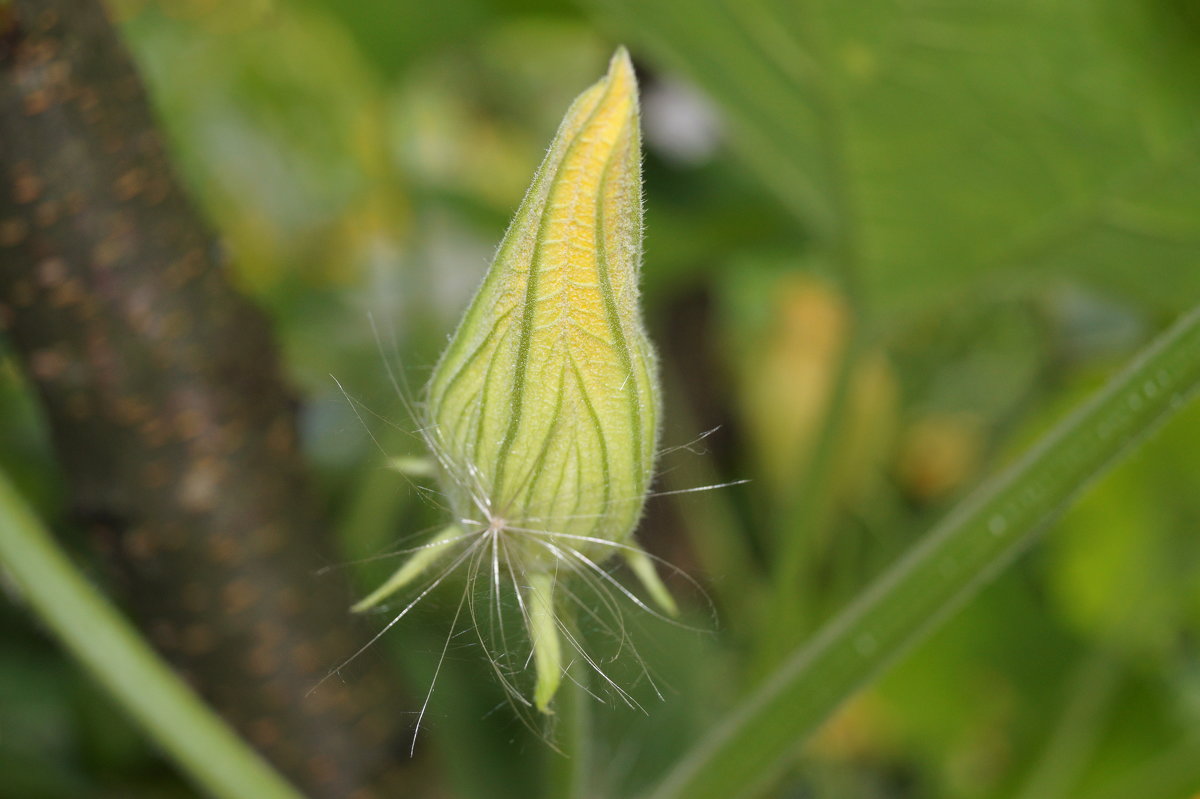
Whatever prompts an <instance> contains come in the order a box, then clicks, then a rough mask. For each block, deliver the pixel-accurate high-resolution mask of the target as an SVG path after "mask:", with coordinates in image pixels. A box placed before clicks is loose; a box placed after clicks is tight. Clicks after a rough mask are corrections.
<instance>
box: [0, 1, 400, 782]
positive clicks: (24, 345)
mask: <svg viewBox="0 0 1200 799" xmlns="http://www.w3.org/2000/svg"><path fill="white" fill-rule="evenodd" d="M219 252H220V249H219V247H218V246H217V244H216V242H215V240H214V238H213V235H212V233H211V232H210V231H209V230H208V228H207V227H206V225H205V224H204V222H203V221H202V220H201V218H200V217H199V216H198V214H197V213H196V211H195V209H194V208H193V207H192V205H191V203H190V202H189V201H188V198H187V196H186V195H185V193H184V192H183V190H182V189H181V188H180V186H179V183H178V181H177V179H176V177H175V175H174V174H173V172H172V170H171V167H170V164H169V162H168V158H167V154H166V153H165V151H164V148H163V143H162V140H161V138H160V135H159V133H158V131H157V130H156V127H155V124H154V121H153V119H152V115H151V113H150V111H149V108H148V104H147V101H146V97H145V92H144V90H143V87H142V84H141V82H140V80H139V78H138V75H137V73H136V71H135V69H134V67H133V65H132V63H131V60H130V58H129V56H128V54H127V53H126V51H125V50H124V48H123V46H122V45H121V43H120V41H119V40H118V38H117V36H116V34H115V32H114V30H113V28H112V25H111V24H110V22H109V20H108V19H107V16H106V14H105V11H104V9H103V7H102V6H101V5H100V4H98V3H97V2H93V1H92V0H13V2H9V3H0V259H2V260H0V325H3V328H4V329H5V330H6V332H7V335H8V336H9V338H10V340H11V343H12V345H13V347H14V348H15V349H16V351H17V352H18V354H19V357H20V358H21V360H22V361H23V363H24V365H25V367H26V371H27V374H28V376H29V379H30V380H31V382H32V383H33V385H34V386H35V387H36V389H37V391H38V393H39V395H40V397H41V401H42V404H43V407H44V412H45V416H46V419H47V420H48V423H49V427H50V430H51V433H52V436H53V442H54V447H55V449H56V452H57V454H58V457H59V459H60V461H61V463H62V466H63V469H64V471H65V474H66V477H67V480H68V484H69V487H70V496H71V506H72V510H73V512H74V515H75V517H76V518H77V519H79V520H80V521H81V522H82V523H83V524H85V525H86V527H87V529H89V530H90V531H92V532H94V534H95V539H96V541H97V543H98V544H100V545H101V546H102V547H103V548H104V550H105V551H106V554H108V555H109V556H110V557H109V561H110V562H111V563H112V564H113V567H114V569H115V572H116V574H117V575H118V578H119V579H118V583H119V585H121V586H122V587H123V588H124V589H125V590H126V592H127V593H126V599H127V603H128V607H129V608H130V611H131V613H132V614H133V615H134V616H135V618H136V619H137V621H138V623H139V624H140V625H141V627H142V629H144V630H146V631H147V633H148V634H149V637H150V638H151V639H152V640H153V641H154V642H155V643H156V644H157V646H159V647H160V648H161V650H162V651H163V652H164V653H166V654H167V656H168V657H169V658H170V659H171V660H172V661H173V662H174V663H176V664H177V665H178V667H179V668H180V670H181V671H182V672H183V673H184V674H185V675H186V676H187V677H188V679H189V680H191V682H192V683H193V685H194V686H195V687H196V688H197V689H198V690H199V691H200V693H201V694H202V695H204V696H205V697H206V698H207V699H208V700H209V701H210V702H211V703H212V704H213V705H215V706H216V707H217V708H218V709H219V710H220V711H221V712H222V713H223V714H224V715H225V716H226V718H228V719H229V720H230V721H231V722H232V723H233V724H234V725H235V726H236V727H237V728H238V729H239V730H240V731H241V732H242V733H243V734H244V735H245V736H246V737H247V738H248V739H249V740H251V741H252V742H254V744H255V745H256V746H257V747H258V748H259V749H260V750H261V751H262V752H263V753H264V754H266V755H267V756H268V757H269V758H270V759H271V760H272V761H274V762H275V763H276V764H277V765H278V766H279V767H280V769H281V770H282V771H283V772H284V773H286V774H287V775H288V776H290V777H291V778H292V779H293V780H294V781H295V782H296V783H297V784H298V785H300V786H301V787H302V788H304V790H305V791H306V792H308V793H309V794H310V795H313V796H322V797H347V796H351V795H354V796H358V795H360V794H358V793H356V791H360V790H362V791H364V792H366V791H367V790H368V786H372V785H373V786H375V787H378V786H379V785H380V780H381V779H384V777H383V775H384V773H385V772H387V771H389V769H390V766H389V764H390V763H391V762H392V753H391V752H390V751H389V743H390V741H391V739H392V736H393V734H394V733H395V732H396V719H399V718H401V714H400V713H399V712H397V707H398V701H397V699H396V697H395V696H394V695H393V694H392V693H391V691H392V689H391V688H390V685H389V684H388V683H387V682H386V681H385V680H383V679H380V678H378V677H376V678H372V677H370V676H368V675H355V676H354V678H353V679H351V680H348V681H346V682H342V681H341V680H336V679H335V680H330V681H328V682H326V683H325V684H324V685H323V686H322V687H321V688H320V689H319V690H318V691H316V692H314V693H313V694H312V695H308V691H309V689H311V688H312V687H313V686H314V685H315V684H316V683H317V682H318V680H319V679H320V678H321V677H322V676H323V675H324V674H325V673H326V672H327V670H328V669H329V668H330V667H331V666H333V665H336V664H337V663H338V662H340V661H341V660H343V659H344V658H345V657H346V656H347V655H348V654H349V653H350V652H352V651H353V650H354V642H353V641H352V640H350V638H351V637H350V636H349V635H348V634H347V633H348V632H349V627H348V624H347V616H346V610H345V609H346V606H347V602H348V600H349V596H350V595H349V592H348V590H347V588H346V587H345V586H344V585H338V584H337V582H336V581H331V580H327V579H320V580H318V579H316V578H314V576H313V572H314V569H315V568H316V567H317V566H319V565H321V564H322V563H323V562H325V561H324V560H323V559H322V558H321V553H322V552H325V551H326V550H328V549H329V548H330V547H329V543H330V542H329V531H328V529H327V528H326V526H325V524H324V521H323V519H322V517H321V512H320V508H319V503H318V502H317V501H316V499H315V496H314V491H313V488H312V485H311V482H310V480H309V477H308V475H307V474H306V472H305V469H304V466H303V463H302V459H301V456H300V454H299V451H298V446H297V437H296V420H295V400H294V398H293V397H292V396H291V395H290V394H289V392H288V390H287V388H286V387H285V383H284V381H283V379H282V377H281V374H280V366H279V361H278V357H277V352H276V348H275V345H274V343H273V341H272V337H271V334H270V330H269V328H268V325H267V323H266V321H265V320H264V318H263V316H262V315H261V314H260V313H259V312H258V311H257V310H256V309H255V308H253V307H252V306H251V305H250V304H249V303H248V302H247V301H246V300H244V299H243V298H242V297H240V296H239V295H238V294H237V293H236V292H235V291H234V289H233V288H232V287H231V285H230V281H229V278H228V275H227V274H226V272H225V269H224V265H223V263H222V257H221V255H220V254H219ZM388 790H389V795H395V794H394V793H391V792H390V791H391V790H392V789H388ZM363 795H366V793H364V794H363Z"/></svg>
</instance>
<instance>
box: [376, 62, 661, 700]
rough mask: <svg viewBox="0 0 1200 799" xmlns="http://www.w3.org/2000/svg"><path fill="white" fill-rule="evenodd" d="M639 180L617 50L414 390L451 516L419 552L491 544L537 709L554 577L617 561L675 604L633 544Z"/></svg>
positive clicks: (550, 657)
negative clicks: (528, 651)
mask: <svg viewBox="0 0 1200 799" xmlns="http://www.w3.org/2000/svg"><path fill="white" fill-rule="evenodd" d="M641 191H642V186H641V135H640V129H639V125H638V100H637V84H636V79H635V77H634V72H633V65H632V64H631V63H630V60H629V56H628V54H627V53H626V52H625V50H624V49H623V48H622V49H620V50H618V51H617V53H616V55H614V56H613V59H612V62H611V64H610V66H609V71H608V74H607V75H606V76H605V77H604V78H603V79H602V80H600V81H599V82H598V83H596V84H595V85H594V86H592V87H591V88H589V89H588V90H587V91H585V92H584V93H583V94H582V95H580V96H579V97H578V98H577V99H576V100H575V102H574V104H572V106H571V107H570V109H569V110H568V111H567V115H566V117H565V119H564V120H563V122H562V125H561V127H560V128H559V130H558V133H557V135H556V136H555V138H554V141H553V143H552V144H551V145H550V150H549V152H548V153H547V155H546V158H545V160H544V161H543V162H542V165H541V167H540V168H539V169H538V171H537V174H536V176H535V177H534V180H533V185H532V186H531V187H530V189H529V191H528V193H527V194H526V196H525V199H524V201H523V202H522V203H521V207H520V209H519V210H518V211H517V214H516V217H515V218H514V219H513V221H512V224H511V225H510V226H509V229H508V232H507V233H506V234H505V236H504V240H503V242H502V243H501V244H500V248H499V250H498V252H497V254H496V258H495V260H494V261H493V263H492V266H491V268H490V269H489V270H488V273H487V276H486V277H485V279H484V281H483V284H482V286H480V288H479V290H478V292H477V293H476V295H475V297H474V299H473V300H472V302H471V304H470V307H469V308H468V309H467V312H466V315H465V317H464V318H463V320H462V322H461V323H460V325H459V327H458V329H457V331H456V332H455V333H454V335H453V337H452V338H451V340H450V343H449V345H448V346H447V348H446V351H445V352H444V353H443V355H442V357H441V360H440V361H439V362H438V364H437V367H436V368H435V369H434V371H433V374H432V376H431V377H430V381H429V385H428V387H427V389H426V395H425V399H424V410H425V414H426V417H427V419H426V421H427V428H426V431H425V436H426V439H427V441H428V443H429V446H430V449H431V450H432V451H433V454H434V456H435V458H436V459H437V461H438V464H439V472H440V474H439V479H440V483H441V486H442V488H443V490H444V492H445V494H446V495H447V497H448V499H449V503H450V507H451V509H452V510H453V512H454V514H455V516H456V517H457V520H458V521H457V524H458V525H459V527H458V528H457V529H456V530H451V531H447V532H444V533H443V534H442V535H441V536H440V537H439V538H437V539H435V541H434V542H433V543H432V544H431V545H430V548H427V549H425V550H423V551H422V552H421V553H419V556H418V557H417V558H414V560H421V561H432V560H433V559H434V558H435V557H436V556H437V554H438V553H439V552H440V551H441V550H442V549H443V548H446V549H448V548H449V546H450V544H451V543H452V542H454V541H458V540H462V539H464V538H470V537H471V533H470V532H469V531H471V530H478V532H479V534H480V535H481V536H492V537H493V538H494V539H495V540H497V541H502V546H499V547H497V549H498V550H499V551H502V552H503V557H505V558H506V559H507V563H506V567H507V568H508V569H509V570H511V572H512V573H513V574H515V575H517V578H515V581H516V582H518V583H520V585H518V590H521V591H522V592H523V596H522V602H523V603H524V604H523V606H522V607H523V608H524V609H525V620H526V625H527V627H528V632H529V635H530V639H531V641H532V644H533V650H534V655H535V657H534V659H533V660H534V663H535V665H536V669H537V687H536V690H535V702H536V704H537V706H538V707H539V709H542V710H546V708H547V704H548V702H549V701H550V698H551V697H552V696H553V694H554V691H555V689H556V688H557V685H558V682H559V678H560V674H559V672H560V670H561V660H560V655H559V649H560V642H559V638H558V636H559V629H558V628H557V627H558V625H560V624H561V622H560V620H559V617H558V616H557V615H556V605H555V603H556V600H555V592H554V585H555V581H556V580H558V579H561V578H563V577H565V576H566V575H567V574H569V573H571V572H573V571H575V572H579V571H587V570H589V569H591V570H593V572H594V571H595V570H597V569H598V564H599V563H600V562H601V561H603V560H606V559H607V558H609V557H611V556H612V555H615V554H621V555H623V556H624V557H625V558H627V559H628V560H629V561H630V564H631V565H632V566H633V571H634V573H635V574H636V575H637V576H638V578H639V579H641V580H642V581H643V582H644V583H645V584H646V586H647V588H648V589H649V593H650V594H651V595H652V596H653V597H655V599H656V601H658V602H659V604H661V605H663V606H664V607H666V608H668V609H672V605H671V601H670V597H669V595H668V594H666V592H665V590H664V589H663V588H662V586H661V584H659V583H658V581H657V577H656V576H655V574H654V569H653V567H652V566H651V565H650V563H649V561H648V560H647V559H646V556H645V554H644V553H642V552H641V550H640V549H638V548H637V547H636V545H635V544H634V543H633V542H632V541H631V540H630V539H631V535H632V533H633V530H634V528H635V527H636V526H637V523H638V519H639V518H640V516H641V512H642V506H643V503H644V502H645V497H646V493H647V491H648V488H649V485H650V480H651V478H652V476H653V470H654V456H655V452H656V449H657V441H658V417H659V411H660V405H661V400H660V392H659V387H658V378H657V368H656V362H655V355H654V350H653V348H652V346H651V344H650V341H649V340H648V339H647V337H646V333H645V329H644V327H643V325H642V320H641V315H640V311H639V308H638V273H639V271H640V264H641V255H642V197H641ZM422 569H424V565H423V563H422V564H421V565H419V566H417V567H410V568H409V569H408V571H407V572H405V573H404V576H403V577H401V572H404V570H403V569H402V570H401V572H398V573H397V578H396V579H399V581H400V582H401V583H404V582H408V581H409V580H411V579H412V576H413V574H414V573H415V572H416V571H420V570H422ZM396 587H399V586H397V585H393V582H392V581H389V584H388V585H387V586H385V587H384V588H383V589H380V591H377V592H376V593H375V594H373V595H372V597H369V598H368V599H367V600H364V602H363V603H360V606H366V605H369V604H373V603H374V601H378V599H379V598H381V597H380V596H379V595H380V594H381V593H382V594H386V593H390V591H392V590H395V588H396Z"/></svg>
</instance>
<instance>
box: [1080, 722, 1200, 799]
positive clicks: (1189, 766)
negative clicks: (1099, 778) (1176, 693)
mask: <svg viewBox="0 0 1200 799" xmlns="http://www.w3.org/2000/svg"><path fill="white" fill-rule="evenodd" d="M1198 790H1200V735H1191V736H1189V737H1188V738H1185V739H1184V740H1183V741H1180V742H1179V743H1178V744H1176V745H1175V746H1174V747H1173V748H1171V749H1168V750H1167V751H1165V752H1163V753H1162V754H1161V755H1159V756H1158V757H1155V758H1152V759H1151V760H1150V762H1149V763H1147V764H1146V765H1144V766H1141V767H1139V768H1137V769H1134V770H1133V773H1132V774H1130V775H1129V776H1128V777H1125V778H1124V779H1121V780H1118V781H1117V782H1116V783H1115V784H1114V785H1113V786H1112V788H1111V789H1109V790H1107V791H1104V792H1102V793H1099V794H1095V793H1093V794H1090V795H1089V796H1088V797H1086V799H1179V797H1181V796H1193V795H1195V793H1196V791H1198ZM1080 799H1084V798H1083V797H1080Z"/></svg>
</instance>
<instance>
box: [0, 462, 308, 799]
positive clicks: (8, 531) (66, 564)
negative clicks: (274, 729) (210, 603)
mask: <svg viewBox="0 0 1200 799" xmlns="http://www.w3.org/2000/svg"><path fill="white" fill-rule="evenodd" d="M0 564H2V565H3V566H4V567H6V569H7V570H8V572H9V573H10V574H11V576H12V577H13V578H15V580H16V582H17V584H18V586H20V589H21V593H22V594H23V596H24V598H25V600H26V601H27V602H28V603H29V607H30V609H31V610H33V612H34V613H36V614H37V616H38V617H39V618H40V620H41V621H42V622H43V623H44V624H45V625H46V627H47V628H48V629H49V630H50V632H51V633H53V634H54V636H55V637H57V638H58V639H59V641H60V642H61V643H62V644H63V646H65V647H66V648H67V649H68V650H69V651H70V652H71V654H72V655H74V656H75V658H76V659H78V660H79V661H80V662H81V663H83V665H84V666H85V667H87V669H88V670H89V671H91V673H92V674H93V676H95V678H96V679H97V680H98V681H99V682H100V683H101V684H102V685H103V686H104V687H105V688H107V689H108V691H109V692H111V693H112V695H113V696H114V697H116V699H117V701H118V702H120V703H121V705H122V706H123V707H124V708H125V709H126V710H127V711H128V712H129V714H130V715H131V716H132V717H133V718H134V719H135V720H136V721H137V722H138V723H139V724H140V725H141V726H142V727H143V729H145V730H146V732H147V733H148V734H149V735H150V737H151V738H152V739H153V740H154V741H155V742H156V743H157V744H158V745H159V746H160V747H162V749H163V750H164V751H166V753H167V754H168V755H170V756H171V757H172V758H174V760H175V762H176V763H177V764H178V765H179V766H180V768H182V769H183V770H184V771H185V772H186V773H187V774H188V776H190V777H191V779H192V780H193V781H194V782H195V783H196V785H198V786H199V787H200V788H201V789H202V790H203V791H204V792H205V793H207V794H209V795H211V796H215V797H222V798H226V797H227V798H228V799H244V797H249V796H253V797H256V799H299V796H300V795H299V794H298V793H297V792H296V791H295V790H294V789H293V788H292V787H291V786H289V785H288V784H287V782H286V781H285V780H284V779H283V778H282V777H281V776H279V775H278V774H277V773H275V771H273V770H272V769H271V767H270V766H269V765H268V764H267V763H266V762H265V761H264V760H263V759H262V758H260V757H259V756H258V754H257V753H255V752H254V750H253V749H251V748H250V747H249V746H248V745H247V744H245V743H244V742H243V741H242V740H241V739H240V738H238V737H237V735H236V734H234V733H233V731H232V730H230V729H229V728H228V727H227V726H226V725H225V723H224V722H223V721H221V720H220V719H219V718H218V717H217V716H216V715H215V714H214V713H213V712H212V711H211V710H209V709H208V707H206V706H205V705H204V704H203V703H202V702H201V701H200V699H198V698H197V697H196V695H195V694H193V693H192V692H191V691H190V690H189V689H188V687H187V686H186V685H184V683H183V681H182V680H180V679H179V678H178V677H177V676H175V673H174V672H172V671H171V670H170V668H169V667H168V666H167V665H166V664H165V663H164V662H163V661H162V660H160V659H159V658H158V656H157V655H155V654H154V652H153V651H152V650H151V649H150V647H149V646H148V645H147V644H146V643H145V641H143V640H142V639H141V638H140V637H139V636H138V634H137V633H136V632H135V631H134V629H133V628H132V627H131V626H130V625H129V623H128V622H127V621H126V620H125V619H124V618H122V617H121V615H120V614H119V613H118V612H117V611H116V610H115V609H114V608H113V607H112V606H111V605H110V604H109V603H108V602H107V601H106V600H105V599H104V597H103V596H102V595H101V594H100V593H99V592H98V591H97V590H96V589H95V588H93V587H92V586H91V585H90V584H89V583H88V582H87V580H85V579H84V578H83V577H82V576H81V575H80V573H79V572H78V570H76V569H75V567H74V566H73V565H72V564H71V562H70V561H69V560H68V559H67V557H66V555H64V554H63V552H62V550H60V549H59V548H58V546H57V545H56V544H55V543H54V541H53V540H52V539H51V537H50V536H49V535H48V534H47V533H46V531H45V529H44V528H43V527H42V525H41V524H40V523H39V522H38V520H37V519H36V518H35V517H34V515H33V513H32V512H31V511H30V510H29V508H28V507H27V506H26V505H25V503H24V501H22V499H21V498H20V497H19V496H18V495H17V493H16V491H15V490H14V489H13V487H12V485H11V484H10V483H9V482H8V479H7V478H6V477H5V476H4V475H3V474H0Z"/></svg>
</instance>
